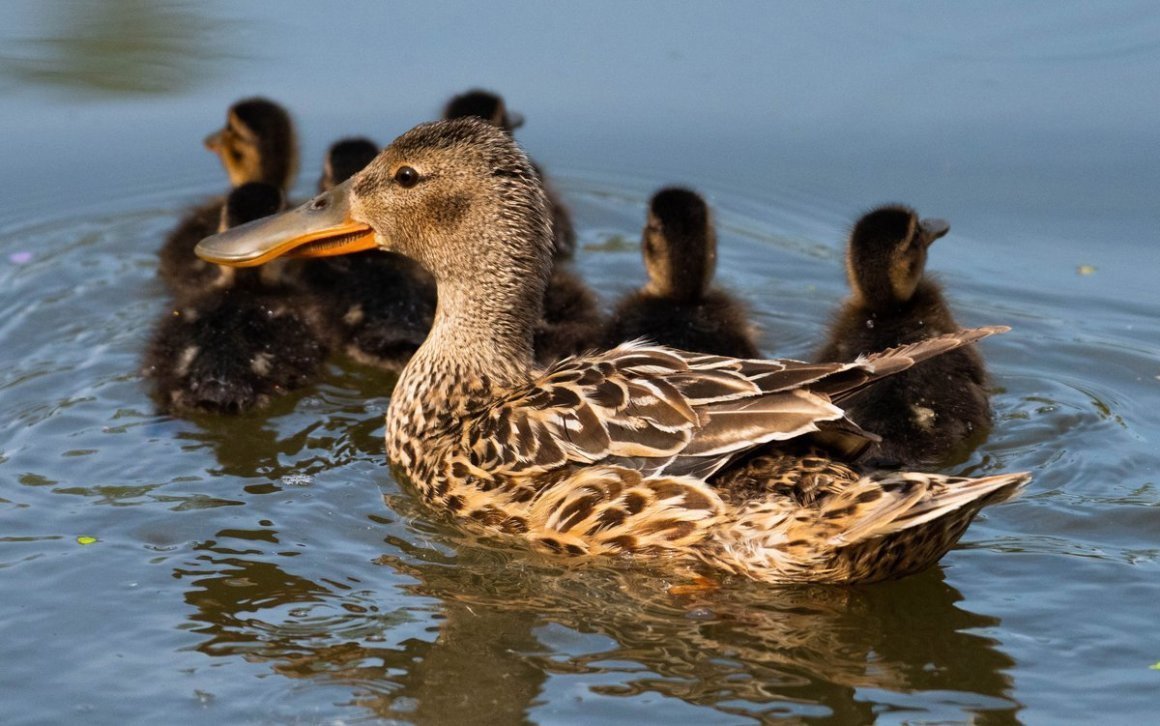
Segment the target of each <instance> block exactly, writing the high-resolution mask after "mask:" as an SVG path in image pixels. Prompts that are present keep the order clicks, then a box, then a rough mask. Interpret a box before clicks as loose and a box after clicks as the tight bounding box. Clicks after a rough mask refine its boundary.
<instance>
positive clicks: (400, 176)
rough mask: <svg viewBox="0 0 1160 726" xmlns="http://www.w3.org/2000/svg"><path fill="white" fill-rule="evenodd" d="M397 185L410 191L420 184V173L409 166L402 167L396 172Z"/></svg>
mask: <svg viewBox="0 0 1160 726" xmlns="http://www.w3.org/2000/svg"><path fill="white" fill-rule="evenodd" d="M395 183H396V184H398V185H399V186H401V187H403V188H404V189H410V188H411V187H413V186H415V185H416V184H418V183H419V172H417V171H415V170H414V169H413V168H412V167H409V166H400V167H399V168H398V169H396V170H395Z"/></svg>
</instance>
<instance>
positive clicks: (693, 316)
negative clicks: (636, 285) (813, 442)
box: [604, 187, 760, 358]
mask: <svg viewBox="0 0 1160 726" xmlns="http://www.w3.org/2000/svg"><path fill="white" fill-rule="evenodd" d="M640 247H641V255H642V256H643V257H644V267H645V270H646V271H647V272H648V282H647V283H646V284H645V286H644V287H643V288H641V289H640V290H637V291H636V292H632V293H629V294H628V295H626V296H625V297H623V298H622V299H621V300H620V301H619V302H618V303H617V304H616V306H615V307H614V308H613V311H612V315H611V316H610V318H609V321H608V328H607V332H606V333H605V338H604V343H605V345H606V346H608V347H612V346H615V345H617V344H619V343H624V342H627V341H630V340H635V339H637V338H645V339H647V340H650V341H652V342H654V343H658V344H660V345H665V346H669V347H671V348H679V349H681V350H693V351H698V352H700V353H712V354H714V355H721V356H727V357H730V358H757V357H758V356H759V355H760V352H759V351H758V349H757V343H756V342H755V340H754V337H755V336H754V330H753V326H752V325H751V324H750V323H749V320H748V315H747V312H746V310H745V306H744V305H742V304H741V303H740V302H739V301H737V300H736V299H734V298H733V297H732V296H731V295H729V293H727V292H725V291H724V290H721V289H719V288H716V287H713V286H712V283H713V273H714V271H715V269H716V267H717V233H716V230H715V229H714V226H713V215H712V212H711V210H710V209H709V205H708V204H706V203H705V200H704V199H703V198H702V197H701V195H699V194H697V193H696V192H694V191H692V190H690V189H684V188H681V187H666V188H663V189H661V190H659V191H658V192H656V193H655V194H653V196H652V198H651V199H650V200H649V205H648V221H647V223H646V224H645V227H644V230H643V231H642V232H641V241H640Z"/></svg>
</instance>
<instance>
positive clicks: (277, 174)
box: [205, 98, 298, 189]
mask: <svg viewBox="0 0 1160 726" xmlns="http://www.w3.org/2000/svg"><path fill="white" fill-rule="evenodd" d="M205 148H207V149H209V150H210V151H212V152H214V153H215V154H217V155H218V158H220V159H221V162H222V166H224V167H225V170H226V173H227V174H228V175H229V177H230V184H231V185H232V186H235V187H236V186H241V185H242V184H245V183H246V182H252V181H260V182H266V183H267V184H273V185H274V186H276V187H278V188H280V189H287V188H289V187H290V185H291V183H292V182H293V180H294V175H295V174H296V173H297V171H298V140H297V138H296V136H295V133H294V122H293V121H291V120H290V114H288V113H286V109H284V108H282V107H281V106H279V105H278V104H276V103H274V102H273V101H269V100H267V99H265V98H247V99H243V100H241V101H238V102H237V103H235V104H234V105H233V106H230V110H229V112H228V113H227V114H226V125H225V126H223V127H222V128H221V129H219V130H218V131H215V132H214V133H212V134H210V135H209V136H207V137H205Z"/></svg>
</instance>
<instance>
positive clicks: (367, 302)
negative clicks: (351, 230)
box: [303, 138, 435, 372]
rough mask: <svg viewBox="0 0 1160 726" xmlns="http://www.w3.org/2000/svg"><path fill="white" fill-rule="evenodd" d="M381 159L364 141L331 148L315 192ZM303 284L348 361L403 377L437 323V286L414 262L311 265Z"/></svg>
mask: <svg viewBox="0 0 1160 726" xmlns="http://www.w3.org/2000/svg"><path fill="white" fill-rule="evenodd" d="M378 153H379V148H378V147H377V146H376V145H375V144H374V142H372V141H370V140H368V139H362V138H351V139H343V140H341V141H337V142H335V143H334V144H333V145H331V147H330V149H329V150H328V151H327V154H326V161H325V163H324V164H323V173H322V178H321V179H320V180H319V183H318V186H319V191H323V192H324V191H327V190H329V189H332V188H333V187H335V186H336V185H338V184H341V183H342V182H344V181H346V180H347V179H348V178H350V177H351V176H353V175H354V174H355V173H357V172H359V171H360V170H362V168H363V167H364V166H366V165H367V164H368V163H369V162H370V161H371V159H373V158H375V156H376V155H378ZM303 279H304V281H305V283H306V285H307V287H308V288H309V289H310V290H311V291H312V292H313V293H314V294H315V295H316V297H317V299H318V302H319V305H320V306H321V311H322V315H323V318H324V320H325V321H326V325H327V327H328V328H329V329H330V330H332V331H334V332H335V336H336V337H337V339H338V341H340V344H341V346H342V348H343V350H344V351H345V352H346V353H347V355H349V356H350V357H351V358H353V359H355V360H357V361H359V362H361V363H366V364H369V365H374V366H377V367H379V368H384V369H386V370H390V371H395V372H398V371H401V370H402V369H403V366H404V365H406V363H407V361H408V360H410V359H411V356H412V355H414V353H415V351H416V350H418V349H419V345H420V344H422V342H423V339H424V338H426V337H427V331H428V330H430V329H431V321H432V319H433V318H434V317H435V281H434V280H432V279H431V276H430V275H429V274H428V273H427V272H426V271H425V270H424V269H423V268H422V267H420V266H419V265H418V264H416V263H415V262H413V261H412V260H410V259H408V258H406V257H403V256H402V255H397V254H394V253H391V252H384V251H382V250H378V249H371V250H366V251H364V252H356V253H354V254H350V255H344V256H341V257H327V258H324V259H319V260H310V261H308V262H307V264H306V265H305V266H304V268H303Z"/></svg>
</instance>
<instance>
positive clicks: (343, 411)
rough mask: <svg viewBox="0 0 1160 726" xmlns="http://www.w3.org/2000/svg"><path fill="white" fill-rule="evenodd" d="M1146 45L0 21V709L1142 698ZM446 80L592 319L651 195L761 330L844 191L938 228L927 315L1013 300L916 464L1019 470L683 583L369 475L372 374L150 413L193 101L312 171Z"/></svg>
mask: <svg viewBox="0 0 1160 726" xmlns="http://www.w3.org/2000/svg"><path fill="white" fill-rule="evenodd" d="M1158 39H1160V9H1158V8H1156V7H1155V6H1154V5H1153V4H1150V3H1117V4H1114V5H1113V4H1095V3H1040V4H1036V5H1026V4H1020V5H1008V4H1002V3H970V4H965V5H951V4H939V5H931V4H920V3H890V4H878V5H870V4H858V5H853V4H845V5H840V4H821V3H816V4H808V5H807V4H780V3H778V4H769V3H734V4H731V5H729V6H726V7H722V8H716V7H714V8H710V7H708V6H705V7H703V8H697V7H684V6H674V5H672V4H661V3H634V4H631V5H628V4H620V3H597V4H587V5H585V6H584V7H583V8H579V7H577V8H565V7H556V6H548V5H541V4H533V3H512V4H503V3H487V4H478V3H454V4H443V5H440V6H438V7H422V6H420V5H418V4H413V5H405V4H399V5H379V4H371V3H367V4H359V5H357V6H354V7H348V8H342V9H339V8H324V7H322V6H317V5H306V4H294V5H291V6H290V7H287V6H286V4H284V3H274V2H265V3H249V4H247V5H245V6H244V7H236V6H235V5H234V4H230V3H225V2H215V3H183V2H168V3H161V4H158V3H147V2H145V1H144V0H107V1H106V2H103V3H100V4H92V5H91V6H79V5H74V4H72V3H40V2H37V3H34V2H12V3H8V4H5V5H4V6H3V7H2V8H0V93H2V94H3V97H4V102H3V103H0V129H2V136H3V139H2V141H0V144H2V147H3V155H2V159H3V163H4V167H5V172H6V173H5V174H4V175H3V176H2V177H0V199H2V200H3V202H2V204H0V305H2V309H3V310H4V311H5V315H4V317H3V318H0V364H2V365H0V658H2V660H3V663H4V667H3V668H0V703H2V704H3V705H2V706H0V722H3V723H20V724H23V723H29V724H32V723H37V724H39V723H71V722H85V723H89V724H106V723H107V724H121V723H157V722H179V723H223V722H225V723H285V722H291V723H340V722H341V723H349V722H366V721H375V720H379V719H384V720H396V721H400V722H415V723H462V722H467V721H474V722H481V723H487V722H490V723H512V722H520V721H528V722H537V723H576V722H609V723H617V722H631V723H641V722H665V721H669V722H671V721H675V720H682V721H685V720H687V721H696V722H706V723H739V722H740V723H744V722H752V721H760V720H778V719H785V720H788V721H790V722H797V721H807V722H815V721H816V722H834V723H863V722H872V721H877V722H882V723H901V722H965V721H973V722H982V723H1010V722H1028V723H1045V722H1051V723H1057V722H1069V721H1070V722H1091V721H1093V720H1097V719H1098V720H1100V721H1102V722H1117V723H1139V722H1148V721H1150V720H1152V719H1153V718H1154V713H1155V710H1156V707H1157V694H1158V693H1160V670H1157V669H1155V668H1153V667H1152V666H1153V665H1154V664H1158V663H1160V638H1158V637H1157V636H1156V635H1155V627H1154V624H1155V615H1156V612H1157V607H1156V602H1157V593H1158V589H1157V588H1158V586H1157V582H1158V578H1160V546H1158V545H1157V536H1156V533H1157V532H1160V492H1158V490H1157V486H1156V481H1157V455H1156V443H1157V441H1158V440H1160V343H1158V341H1160V335H1158V332H1160V324H1158V322H1157V311H1158V309H1160V293H1158V292H1157V287H1156V285H1155V284H1154V277H1155V275H1156V272H1157V270H1160V264H1158V255H1160V253H1157V249H1160V246H1158V244H1157V242H1158V241H1160V240H1157V234H1158V233H1157V230H1160V205H1158V204H1157V196H1156V191H1155V190H1156V189H1158V188H1160V164H1158V163H1157V156H1156V153H1155V149H1157V148H1160V144H1158V143H1157V141H1158V139H1157V131H1156V128H1157V127H1156V123H1155V120H1156V118H1158V117H1160V95H1158V94H1157V93H1156V91H1155V87H1156V83H1155V79H1156V78H1158V77H1160V40H1158ZM473 86H483V87H490V88H493V89H495V90H498V91H500V92H502V93H504V94H505V96H506V97H507V99H508V102H509V104H510V106H511V107H512V108H514V109H515V110H516V111H518V112H520V113H522V114H523V115H524V116H525V117H526V118H527V124H526V126H525V127H524V128H522V129H520V131H519V132H518V138H519V139H520V141H521V142H522V143H523V144H524V145H525V146H526V148H527V149H528V150H529V151H530V152H531V153H532V155H533V156H535V157H536V159H537V160H538V161H539V162H541V163H542V165H543V166H544V167H545V168H546V169H547V170H548V171H549V173H550V174H551V175H552V178H553V180H554V181H555V182H556V184H557V186H558V187H559V188H560V189H561V190H562V191H563V193H564V195H565V197H566V199H567V200H568V202H569V203H570V204H571V206H572V207H573V211H574V213H575V217H576V220H577V225H578V231H579V234H580V238H581V249H580V252H579V255H578V266H579V268H580V270H581V271H582V272H583V273H584V275H585V276H586V278H587V279H588V281H589V282H590V283H591V284H592V285H593V287H594V288H595V289H596V290H597V291H598V292H599V293H600V294H601V296H602V298H603V299H604V300H605V302H606V303H607V302H610V301H612V300H614V299H615V297H616V296H617V295H618V294H620V293H622V292H624V291H626V290H628V289H631V288H633V287H635V286H636V285H638V284H640V282H641V281H642V280H643V276H644V273H643V270H642V269H641V267H640V263H639V253H638V252H637V250H636V247H635V242H636V239H637V237H638V235H639V230H640V226H641V224H642V221H643V205H644V203H645V200H646V199H647V197H648V195H649V193H650V192H651V191H652V190H654V189H655V188H657V187H659V186H661V185H662V184H667V183H673V182H679V183H684V184H688V185H692V186H694V187H696V188H698V189H700V190H702V191H703V192H705V193H706V195H707V196H708V197H709V199H710V200H711V202H712V203H713V205H714V206H715V208H716V209H717V211H718V221H719V224H720V228H721V240H720V244H721V250H720V254H721V260H720V269H719V276H720V279H721V282H722V283H723V284H724V285H726V286H728V287H729V288H730V289H731V290H733V291H734V292H736V293H737V294H738V295H740V296H742V297H744V298H745V299H746V300H748V301H749V303H750V305H751V307H752V309H753V315H754V319H755V321H756V322H757V323H758V325H759V326H760V327H761V328H762V330H763V333H764V337H763V348H764V350H766V352H768V353H769V354H771V355H788V356H803V355H808V354H809V352H810V351H811V349H812V348H813V347H814V346H815V344H816V342H817V341H818V340H819V338H820V337H821V329H822V326H823V325H824V323H825V321H826V320H827V316H828V315H829V313H830V311H831V310H832V309H833V308H834V306H835V305H836V304H837V302H838V301H839V300H840V299H841V297H842V296H843V295H844V294H845V280H844V276H843V273H842V268H841V265H842V244H843V238H844V235H845V232H846V230H847V229H848V226H849V224H850V223H851V222H852V221H853V220H854V219H855V218H856V217H857V216H858V215H859V213H861V212H862V211H864V210H865V209H867V208H869V207H871V206H873V205H875V204H878V203H881V202H885V201H903V202H906V203H909V204H911V205H913V206H915V207H916V208H917V209H918V210H919V211H920V212H922V213H923V214H924V215H929V216H940V217H944V218H947V219H949V220H950V221H951V224H952V232H951V234H950V235H949V236H948V237H946V238H945V239H943V240H940V241H939V242H938V243H937V244H936V246H935V247H933V248H932V256H931V261H930V264H929V266H930V269H932V270H933V271H935V272H936V273H938V274H939V276H940V278H941V279H942V281H943V282H944V284H945V286H946V287H947V289H948V292H949V294H950V296H951V297H952V299H953V301H954V304H955V310H956V313H957V315H958V317H959V319H960V320H961V321H962V322H963V323H964V324H990V323H1003V324H1008V325H1011V326H1012V328H1013V331H1012V332H1011V333H1009V334H1007V335H1005V336H1002V337H1001V338H998V339H994V340H989V341H987V342H986V343H985V344H984V353H985V355H986V356H987V359H988V362H989V364H990V367H991V370H992V373H993V376H994V379H995V385H996V393H995V398H994V403H995V407H996V412H997V415H996V426H995V430H994V432H993V433H992V435H991V437H990V439H989V440H988V441H987V442H986V443H985V444H984V445H983V446H981V447H980V449H979V450H977V451H976V452H975V453H974V454H973V455H972V456H971V457H970V458H969V459H968V460H967V461H966V462H963V463H962V464H960V465H957V466H955V467H953V468H952V469H950V471H954V472H968V473H980V472H994V471H1007V470H1020V469H1030V470H1031V471H1033V472H1034V474H1035V480H1034V482H1033V483H1032V485H1031V487H1030V489H1029V490H1028V492H1027V493H1026V494H1025V495H1024V496H1023V497H1022V498H1021V499H1020V500H1018V501H1016V502H1013V503H1011V504H1007V505H1003V506H1001V507H995V508H992V509H989V510H988V511H987V513H986V515H985V516H983V517H981V518H980V519H979V521H977V522H976V524H975V525H973V526H972V528H971V529H970V531H969V532H968V534H967V536H966V538H965V539H964V540H963V542H962V544H961V545H960V547H959V548H958V549H956V550H955V551H953V552H952V553H950V554H949V555H948V556H947V557H946V558H945V559H944V560H943V562H942V563H941V564H940V566H939V567H938V568H935V569H933V570H931V571H928V572H926V573H923V574H921V575H918V576H915V577H912V578H908V579H906V580H903V581H900V582H895V583H884V584H880V585H874V586H867V587H859V588H818V587H805V588H771V587H768V586H759V585H755V584H751V583H746V582H733V583H729V584H728V585H727V586H726V587H724V588H722V589H721V590H719V591H716V592H712V593H705V594H702V595H699V596H695V597H674V596H672V595H669V594H668V590H667V586H668V582H667V581H666V579H665V578H666V577H667V576H668V573H666V572H664V571H651V570H649V569H648V568H646V567H641V566H632V565H629V564H623V563H610V564H608V565H607V566H600V567H590V568H583V569H574V568H570V567H566V566H564V565H563V564H561V563H560V562H558V561H554V560H550V559H542V558H538V557H534V556H530V555H528V554H526V553H524V552H517V551H511V550H509V549H506V548H504V547H502V546H497V545H496V543H493V542H481V541H478V540H475V539H473V538H471V537H468V536H466V535H464V534H462V533H460V532H458V531H457V530H455V529H454V528H453V527H451V526H449V525H448V524H447V523H446V522H445V521H444V520H443V519H442V518H440V517H439V516H438V514H437V513H433V512H431V511H429V510H428V509H426V508H425V507H424V506H423V505H422V504H421V503H420V502H418V501H417V500H416V499H415V498H414V497H413V495H412V494H411V493H410V491H409V490H406V489H403V488H400V487H399V486H397V485H396V484H395V482H394V481H393V480H392V479H391V477H390V473H389V471H388V469H387V467H386V465H385V460H384V454H383V444H382V416H383V412H384V411H385V408H386V405H387V402H388V393H389V383H390V381H389V380H388V379H387V378H386V377H385V376H384V375H382V374H381V373H379V372H377V371H374V370H372V369H369V368H365V367H361V366H359V365H357V364H355V363H353V362H350V361H345V360H341V359H336V360H335V361H333V362H332V363H331V364H330V366H329V367H328V370H327V374H326V376H325V378H324V380H323V381H322V382H321V383H320V384H318V385H317V386H314V387H311V388H308V389H306V390H304V391H302V392H300V393H298V394H296V395H294V396H291V397H288V398H286V399H283V400H281V401H279V402H277V403H276V404H275V405H274V406H273V407H271V408H270V409H269V410H267V411H264V412H260V413H255V414H251V415H247V416H243V417H239V418H233V419H221V418H215V417H209V416H206V417H193V418H188V419H176V418H171V417H167V416H162V415H159V414H158V413H157V412H156V411H155V409H154V406H153V403H152V402H151V400H150V399H149V397H148V395H147V385H146V382H145V381H143V380H142V378H141V377H140V375H139V373H138V369H139V364H140V356H141V351H142V347H143V345H144V341H145V340H146V338H147V336H148V333H149V329H150V326H151V325H152V324H153V322H154V321H155V319H156V318H157V317H158V316H159V315H160V314H162V312H163V311H164V310H165V306H166V299H165V294H164V291H163V289H162V287H161V285H160V284H159V283H158V282H157V281H156V279H155V269H156V250H157V248H158V246H159V245H160V240H161V238H162V236H163V235H164V233H165V232H166V231H167V230H168V229H169V228H170V227H172V225H173V224H174V223H175V222H176V220H177V219H178V217H179V216H180V214H181V212H182V210H183V209H185V208H186V207H187V206H188V205H189V204H191V203H193V202H194V201H196V200H198V199H200V198H203V197H204V196H206V195H209V194H212V193H216V192H218V191H220V190H221V189H222V188H223V187H224V185H225V179H224V175H223V174H222V172H221V170H220V167H219V165H218V163H217V161H216V159H215V158H213V157H212V155H210V154H208V153H206V152H205V151H204V150H203V149H202V148H201V145H200V139H201V138H202V137H203V136H204V135H205V134H206V133H207V132H209V131H210V130H212V129H214V128H216V127H217V126H218V125H219V124H220V122H221V119H222V118H223V116H224V111H225V108H226V106H228V104H229V103H231V102H232V101H233V100H236V99H237V98H239V97H242V96H245V95H250V94H254V93H262V94H265V95H268V96H270V97H272V98H275V99H277V100H279V101H281V102H282V103H284V104H285V105H286V106H287V107H289V108H290V109H291V110H292V111H293V113H294V115H295V118H296V120H297V122H298V124H299V131H300V135H301V140H302V144H303V148H302V159H303V171H302V174H301V176H300V180H299V191H300V192H301V193H302V194H305V193H307V191H308V190H309V189H310V188H312V187H313V184H314V182H315V180H316V178H317V169H318V168H319V164H320V159H321V154H322V151H323V150H324V149H325V147H326V146H327V145H328V144H329V143H330V142H331V141H332V140H334V139H335V138H337V137H339V136H343V135H348V134H366V135H370V136H372V137H374V138H376V139H378V140H379V141H380V142H381V143H384V144H385V143H386V142H388V141H389V140H390V139H391V138H393V136H395V135H397V134H398V133H401V132H402V131H404V130H406V129H407V128H409V127H410V126H412V125H414V124H415V123H417V122H419V121H422V120H426V119H429V118H432V117H434V116H436V115H437V114H438V112H439V109H440V107H441V104H442V103H443V101H444V100H445V99H446V97H447V96H449V95H450V94H452V93H455V92H459V91H462V90H465V89H466V88H469V87H473ZM78 537H92V538H95V540H96V541H95V542H93V543H91V544H81V543H80V541H78ZM83 541H86V542H87V541H88V540H83Z"/></svg>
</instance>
